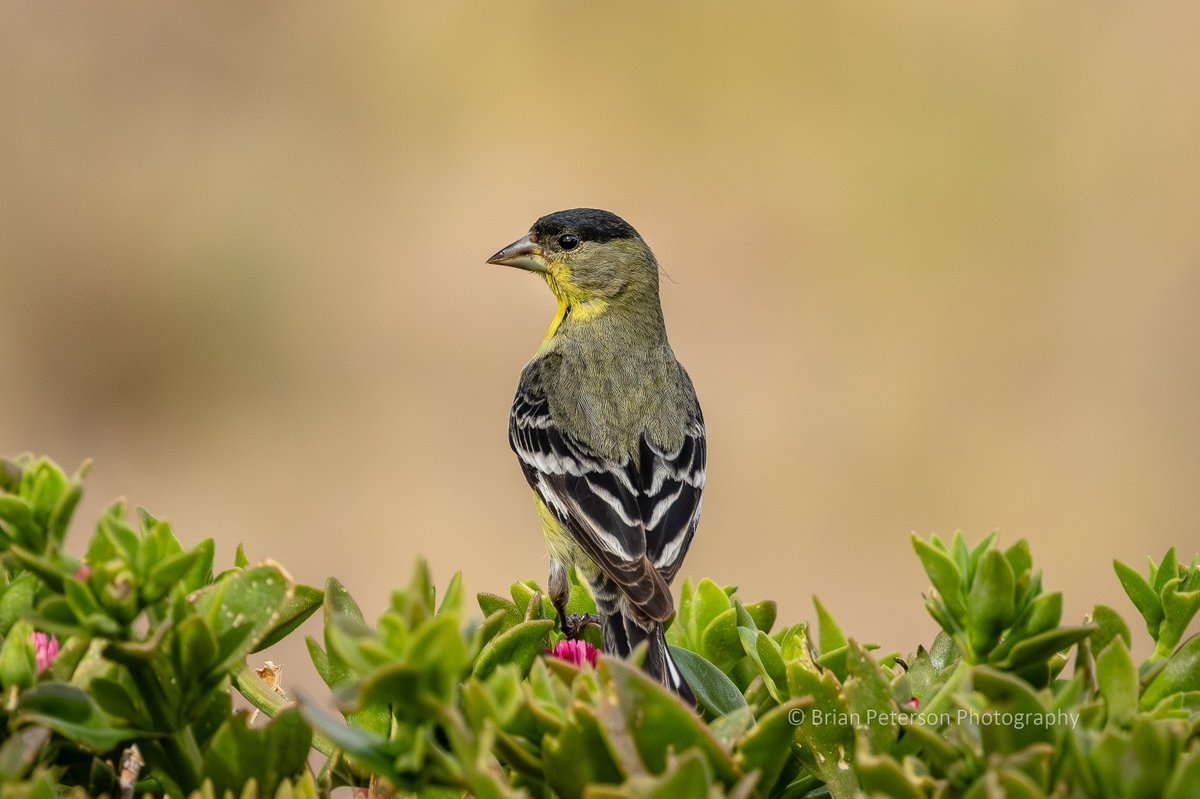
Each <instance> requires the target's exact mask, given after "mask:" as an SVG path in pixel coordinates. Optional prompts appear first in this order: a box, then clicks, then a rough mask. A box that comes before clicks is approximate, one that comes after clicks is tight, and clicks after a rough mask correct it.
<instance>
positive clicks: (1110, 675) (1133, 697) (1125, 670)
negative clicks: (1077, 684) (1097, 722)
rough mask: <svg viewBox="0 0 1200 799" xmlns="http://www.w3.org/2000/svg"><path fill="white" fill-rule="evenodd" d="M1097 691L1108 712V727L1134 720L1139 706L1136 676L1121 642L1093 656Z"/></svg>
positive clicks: (1113, 643) (1126, 650)
mask: <svg viewBox="0 0 1200 799" xmlns="http://www.w3.org/2000/svg"><path fill="white" fill-rule="evenodd" d="M1096 687H1097V688H1098V689H1099V691H1100V696H1102V697H1103V698H1104V703H1105V705H1106V706H1107V708H1108V721H1109V723H1110V724H1125V723H1128V722H1129V721H1130V720H1131V719H1132V718H1133V715H1134V713H1136V712H1137V706H1138V674H1137V668H1136V667H1135V666H1134V665H1133V659H1132V658H1131V657H1130V656H1129V650H1128V649H1126V647H1125V642H1124V641H1123V640H1121V639H1120V638H1115V639H1113V641H1112V643H1110V644H1109V645H1108V646H1106V647H1105V648H1104V651H1103V652H1101V653H1100V654H1098V655H1097V656H1096Z"/></svg>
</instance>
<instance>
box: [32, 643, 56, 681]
mask: <svg viewBox="0 0 1200 799" xmlns="http://www.w3.org/2000/svg"><path fill="white" fill-rule="evenodd" d="M33 648H34V650H35V652H36V653H37V672H38V674H41V673H43V672H45V671H46V669H48V668H50V664H51V663H53V662H54V658H56V657H58V639H57V638H55V637H54V636H53V635H46V634H45V633H34V634H33Z"/></svg>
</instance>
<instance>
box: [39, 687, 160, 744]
mask: <svg viewBox="0 0 1200 799" xmlns="http://www.w3.org/2000/svg"><path fill="white" fill-rule="evenodd" d="M17 717H18V718H19V719H20V720H22V721H24V722H32V723H35V724H41V725H42V726H44V727H49V728H50V729H52V730H54V731H55V732H57V733H58V734H59V735H61V736H63V737H64V738H67V739H68V740H71V741H74V742H75V743H77V744H79V745H80V746H82V747H84V748H86V749H88V750H90V751H92V752H95V753H97V754H103V753H106V752H110V751H112V750H113V749H114V748H116V747H117V746H118V745H120V744H121V743H123V742H124V741H128V740H132V739H134V738H142V737H145V736H146V735H147V733H146V732H143V731H139V730H135V729H129V728H123V727H122V728H117V727H113V726H110V724H109V723H108V720H107V719H105V717H104V715H103V714H102V713H101V712H100V709H99V708H97V707H96V705H95V703H94V702H93V701H92V700H91V698H90V697H88V695H87V694H85V693H84V692H83V691H82V690H80V689H79V688H76V687H75V686H73V685H66V684H64V683H56V682H49V683H43V684H41V685H37V686H34V687H33V688H31V689H29V690H28V691H25V692H24V693H23V694H21V700H20V703H19V705H18V707H17Z"/></svg>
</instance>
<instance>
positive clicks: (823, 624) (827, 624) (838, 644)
mask: <svg viewBox="0 0 1200 799" xmlns="http://www.w3.org/2000/svg"><path fill="white" fill-rule="evenodd" d="M813 606H814V607H816V609H817V646H818V647H819V648H820V652H821V655H822V656H824V655H825V654H827V653H829V652H832V651H834V650H835V649H841V648H842V647H844V646H845V645H846V635H845V633H843V632H842V628H841V627H839V626H838V623H837V622H836V621H834V620H833V615H832V614H831V613H830V612H829V611H828V610H826V608H825V606H824V605H823V604H821V600H819V599H817V598H816V597H815V596H814V597H813Z"/></svg>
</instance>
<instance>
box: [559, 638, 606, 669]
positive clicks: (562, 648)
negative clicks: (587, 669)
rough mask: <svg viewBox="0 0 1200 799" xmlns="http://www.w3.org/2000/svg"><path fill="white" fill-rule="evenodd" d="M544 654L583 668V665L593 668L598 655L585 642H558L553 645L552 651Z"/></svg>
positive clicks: (594, 649)
mask: <svg viewBox="0 0 1200 799" xmlns="http://www.w3.org/2000/svg"><path fill="white" fill-rule="evenodd" d="M546 654H547V655H553V656H554V657H556V658H558V659H559V660H565V661H566V662H567V663H570V664H572V665H575V666H578V667H580V668H583V664H584V663H587V664H588V665H589V666H595V665H596V658H597V657H598V656H599V654H600V653H599V652H598V651H597V650H596V647H594V646H592V645H591V644H589V643H588V642H587V641H559V642H558V643H557V644H556V645H555V647H554V651H551V650H549V649H547V650H546Z"/></svg>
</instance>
